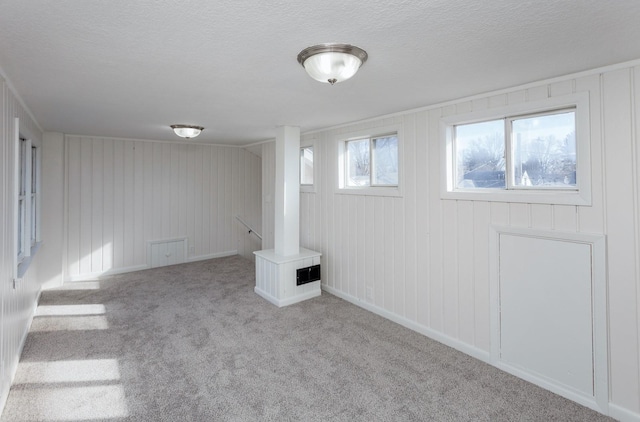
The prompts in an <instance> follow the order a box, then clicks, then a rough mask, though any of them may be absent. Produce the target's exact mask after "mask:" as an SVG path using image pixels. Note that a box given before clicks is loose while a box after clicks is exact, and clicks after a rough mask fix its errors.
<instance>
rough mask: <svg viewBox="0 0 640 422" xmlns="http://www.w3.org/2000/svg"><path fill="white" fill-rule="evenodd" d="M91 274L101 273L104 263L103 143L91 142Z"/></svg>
mask: <svg viewBox="0 0 640 422" xmlns="http://www.w3.org/2000/svg"><path fill="white" fill-rule="evenodd" d="M91 149H92V154H91V167H92V174H91V179H90V180H91V188H92V189H91V194H92V197H91V251H92V253H91V272H94V271H99V270H100V269H101V268H102V265H103V262H102V257H103V251H102V248H103V243H102V239H103V236H104V233H103V209H104V206H103V201H102V200H103V194H102V189H103V187H104V178H103V173H104V169H103V156H104V152H103V150H102V143H100V142H95V141H92V142H91Z"/></svg>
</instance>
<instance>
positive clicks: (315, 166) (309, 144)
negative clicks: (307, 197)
mask: <svg viewBox="0 0 640 422" xmlns="http://www.w3.org/2000/svg"><path fill="white" fill-rule="evenodd" d="M308 147H312V148H313V184H312V185H303V184H302V183H300V192H305V193H316V192H317V188H316V185H317V184H318V177H319V176H318V148H317V147H316V141H315V139H314V140H311V141H306V142H300V150H302V148H308ZM298 161H300V160H298ZM299 165H302V163H300V164H299ZM300 171H302V169H300ZM300 176H302V174H300ZM300 180H302V177H300Z"/></svg>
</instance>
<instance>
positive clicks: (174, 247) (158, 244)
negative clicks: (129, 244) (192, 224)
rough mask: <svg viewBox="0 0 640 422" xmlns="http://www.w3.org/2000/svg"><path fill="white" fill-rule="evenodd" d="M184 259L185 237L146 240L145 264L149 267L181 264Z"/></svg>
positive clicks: (185, 254)
mask: <svg viewBox="0 0 640 422" xmlns="http://www.w3.org/2000/svg"><path fill="white" fill-rule="evenodd" d="M186 259H187V238H186V237H182V238H177V239H163V240H149V241H148V242H147V265H148V266H149V267H151V268H155V267H164V266H167V265H175V264H182V263H183V262H186Z"/></svg>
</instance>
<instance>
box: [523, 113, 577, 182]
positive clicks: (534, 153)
mask: <svg viewBox="0 0 640 422" xmlns="http://www.w3.org/2000/svg"><path fill="white" fill-rule="evenodd" d="M511 132H512V136H511V144H512V152H511V154H512V157H513V158H512V167H513V168H512V174H513V185H514V187H527V186H535V187H537V188H575V187H576V129H575V111H568V112H561V113H554V114H546V115H540V116H531V117H525V118H514V119H512V120H511Z"/></svg>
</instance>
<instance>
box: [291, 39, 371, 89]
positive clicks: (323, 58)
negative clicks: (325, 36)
mask: <svg viewBox="0 0 640 422" xmlns="http://www.w3.org/2000/svg"><path fill="white" fill-rule="evenodd" d="M367 57H369V56H368V55H367V52H366V51H364V50H363V49H361V48H359V47H356V46H353V45H349V44H318V45H314V46H312V47H307V48H305V49H304V50H302V51H301V52H300V54H298V63H300V64H301V65H302V66H303V67H304V68H305V70H306V71H307V73H308V74H309V76H311V77H312V78H313V79H315V80H316V81H320V82H324V83H329V84H331V85H333V84H335V83H337V82H342V81H345V80H347V79H349V78H350V77H352V76H353V75H355V74H356V72H357V71H358V69H360V66H362V65H363V64H364V62H366V61H367Z"/></svg>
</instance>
